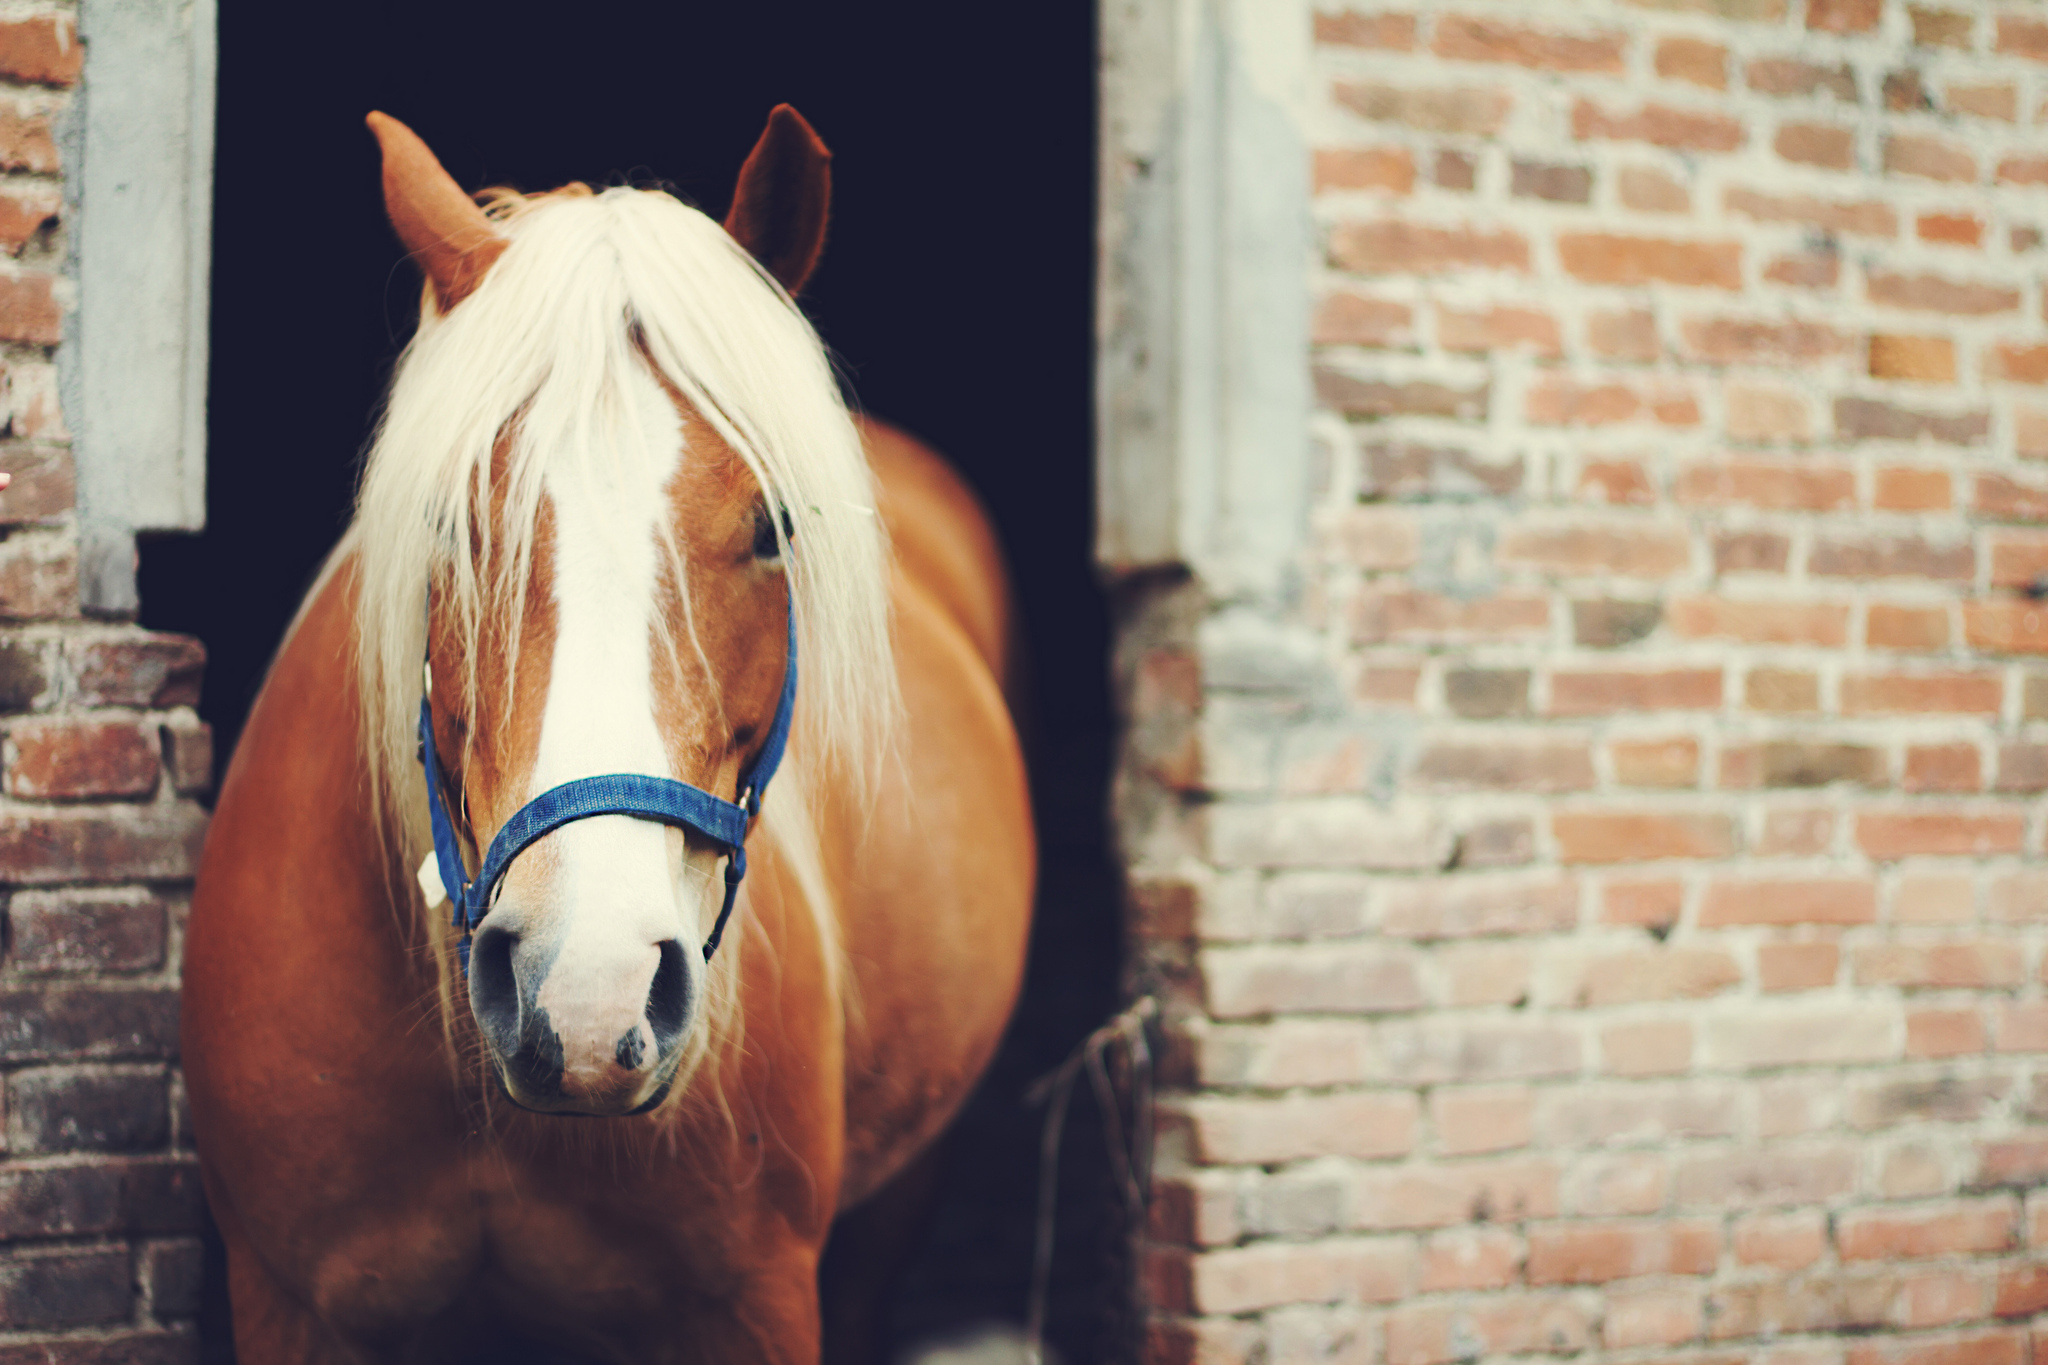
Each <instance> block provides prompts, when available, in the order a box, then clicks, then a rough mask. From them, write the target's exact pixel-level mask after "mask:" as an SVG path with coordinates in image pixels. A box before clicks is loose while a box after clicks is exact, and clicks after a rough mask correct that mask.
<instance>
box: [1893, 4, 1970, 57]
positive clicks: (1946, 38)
mask: <svg viewBox="0 0 2048 1365" xmlns="http://www.w3.org/2000/svg"><path fill="white" fill-rule="evenodd" d="M1906 13H1907V14H1909V15H1910V16H1912V20H1913V41H1914V42H1915V43H1917V44H1919V45H1920V46H1921V47H1959V48H1967V47H1969V45H1970V24H1971V16H1970V15H1968V14H1963V13H1958V12H1956V11H1954V10H1945V9H1923V8H1921V7H1920V6H1918V5H1912V6H1908V7H1907V10H1906Z"/></svg>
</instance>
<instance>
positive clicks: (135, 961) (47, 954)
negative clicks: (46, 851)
mask: <svg viewBox="0 0 2048 1365" xmlns="http://www.w3.org/2000/svg"><path fill="white" fill-rule="evenodd" d="M168 920H169V907H168V906H167V905H166V904H165V903H164V902H163V900H162V899H160V898H159V897H156V896H153V895H151V894H150V893H148V892H146V891H120V890H110V891H103V890H86V889H72V890H64V891H18V892H16V893H15V894H14V896H13V897H12V898H11V899H10V900H9V902H8V905H7V925H8V932H7V940H8V954H7V960H8V963H9V965H11V966H13V967H14V968H16V969H17V970H20V971H28V972H81V973H82V972H146V971H154V970H156V969H157V968H159V967H161V966H162V965H163V963H164V946H165V943H166V941H167V932H168V931H167V924H168Z"/></svg>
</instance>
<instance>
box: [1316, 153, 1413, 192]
mask: <svg viewBox="0 0 2048 1365" xmlns="http://www.w3.org/2000/svg"><path fill="white" fill-rule="evenodd" d="M1414 186H1415V157H1414V156H1413V154H1411V153H1410V152H1409V150H1408V149H1407V148H1406V147H1334V148H1318V149H1317V150H1316V165H1315V187H1316V190H1317V191H1318V192H1321V191H1323V190H1385V191H1387V192H1388V193H1390V194H1406V193H1408V191H1409V190H1411V189H1413V188H1414Z"/></svg>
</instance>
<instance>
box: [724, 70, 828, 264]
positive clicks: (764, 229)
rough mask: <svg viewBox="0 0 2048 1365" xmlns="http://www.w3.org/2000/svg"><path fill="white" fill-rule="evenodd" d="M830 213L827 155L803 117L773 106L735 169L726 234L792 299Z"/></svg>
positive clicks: (821, 246)
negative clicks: (744, 161)
mask: <svg viewBox="0 0 2048 1365" xmlns="http://www.w3.org/2000/svg"><path fill="white" fill-rule="evenodd" d="M831 210H832V153H831V152H829V151H827V150H826V148H825V143H824V141H823V140H822V139H820V138H819V136H818V135H817V133H815V132H813V131H812V130H811V125H810V124H808V123H806V122H804V116H803V115H802V114H799V113H798V112H797V111H796V110H794V109H792V108H790V107H789V106H788V105H786V104H778V105H776V106H775V108H774V109H773V110H772V111H771V112H770V113H769V115H768V126H767V127H766V128H765V129H763V130H762V132H761V140H760V141H759V142H756V143H755V144H754V150H753V151H751V152H749V153H747V164H746V165H744V166H742V167H740V183H739V184H738V186H737V187H735V188H734V190H733V194H732V209H731V211H730V212H728V213H727V214H726V215H725V230H726V231H727V232H729V233H731V234H732V237H733V240H734V241H736V242H738V243H739V244H740V245H741V246H743V247H745V248H746V249H747V250H748V252H750V253H751V254H752V255H753V257H754V259H755V260H757V261H759V262H760V263H761V264H762V265H763V266H765V267H767V270H768V273H769V274H771V275H773V276H774V277H775V278H776V279H778V280H780V281H781V282H782V287H783V288H784V289H787V290H788V291H789V292H790V293H792V294H794V293H796V291H797V290H799V289H801V288H803V287H804V281H805V280H807V279H809V278H810V275H811V271H812V269H813V268H814V267H816V265H817V264H818V256H819V255H820V253H822V252H823V251H824V250H825V220H826V218H827V217H829V216H830V214H831Z"/></svg>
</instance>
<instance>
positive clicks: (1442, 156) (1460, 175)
mask: <svg viewBox="0 0 2048 1365" xmlns="http://www.w3.org/2000/svg"><path fill="white" fill-rule="evenodd" d="M1429 178H1430V182H1431V183H1432V184H1435V185H1437V186H1439V187H1440V188H1442V189H1447V190H1456V191H1458V192H1459V193H1461V194H1470V193H1471V192H1472V189H1473V187H1474V186H1475V185H1476V184H1478V182H1479V163H1478V162H1477V161H1475V160H1474V159H1473V158H1472V156H1471V155H1470V154H1469V153H1467V152H1459V151H1452V150H1451V149H1449V148H1445V149H1444V150H1442V151H1440V152H1438V153H1437V154H1436V162H1435V164H1434V165H1433V166H1432V167H1431V168H1430V174H1429Z"/></svg>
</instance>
